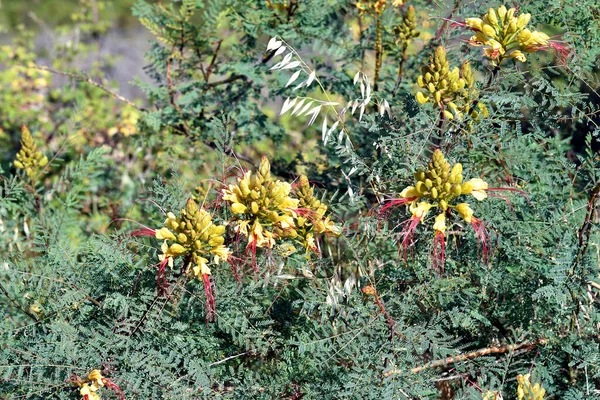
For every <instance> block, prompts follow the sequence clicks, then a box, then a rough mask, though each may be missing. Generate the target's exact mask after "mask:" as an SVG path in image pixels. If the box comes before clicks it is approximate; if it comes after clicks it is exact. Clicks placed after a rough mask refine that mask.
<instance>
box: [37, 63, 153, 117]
mask: <svg viewBox="0 0 600 400" xmlns="http://www.w3.org/2000/svg"><path fill="white" fill-rule="evenodd" d="M30 68H35V69H38V70H40V71H48V72H51V73H53V74H56V75H62V76H66V77H69V78H73V79H75V80H77V81H79V82H85V83H87V84H89V85H92V86H95V87H97V88H98V89H101V90H104V91H105V92H106V93H108V94H110V95H111V96H112V97H114V98H115V99H117V100H119V101H122V102H123V103H127V104H129V105H130V106H131V107H134V108H137V109H138V110H140V111H144V109H143V108H140V107H139V106H138V105H137V104H135V103H134V102H132V101H131V100H128V99H126V98H125V97H123V96H121V95H120V94H119V93H117V92H114V91H112V90H111V89H109V88H107V87H106V86H104V85H102V84H101V83H98V82H96V81H94V80H93V79H91V78H90V77H88V76H87V75H84V74H81V75H80V74H75V73H72V72H65V71H58V70H55V69H52V68H50V67H47V66H45V65H37V64H34V65H33V66H31V67H30Z"/></svg>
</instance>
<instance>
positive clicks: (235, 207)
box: [231, 203, 248, 214]
mask: <svg viewBox="0 0 600 400" xmlns="http://www.w3.org/2000/svg"><path fill="white" fill-rule="evenodd" d="M247 211H248V207H246V206H245V205H243V204H241V203H233V204H232V205H231V212H233V213H234V214H244V213H246V212H247Z"/></svg>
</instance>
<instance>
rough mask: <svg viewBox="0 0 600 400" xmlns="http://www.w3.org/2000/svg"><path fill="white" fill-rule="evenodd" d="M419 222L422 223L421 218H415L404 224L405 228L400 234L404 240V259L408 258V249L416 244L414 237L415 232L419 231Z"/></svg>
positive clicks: (402, 244) (402, 243)
mask: <svg viewBox="0 0 600 400" xmlns="http://www.w3.org/2000/svg"><path fill="white" fill-rule="evenodd" d="M419 222H421V218H418V217H414V216H413V217H411V218H410V219H408V220H406V221H404V222H403V223H402V224H403V225H404V228H402V232H400V237H401V238H403V239H402V242H401V246H402V249H403V256H404V258H406V255H407V250H408V247H409V246H412V244H413V242H414V241H413V237H414V234H415V230H416V229H417V225H419Z"/></svg>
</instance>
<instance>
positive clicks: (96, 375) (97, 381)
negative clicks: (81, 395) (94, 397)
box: [87, 369, 104, 390]
mask: <svg viewBox="0 0 600 400" xmlns="http://www.w3.org/2000/svg"><path fill="white" fill-rule="evenodd" d="M87 379H88V380H89V381H90V382H92V389H93V388H96V389H93V390H97V389H98V388H100V387H102V386H104V380H103V379H104V377H103V376H102V374H101V373H100V370H99V369H94V370H92V372H90V373H89V374H88V377H87Z"/></svg>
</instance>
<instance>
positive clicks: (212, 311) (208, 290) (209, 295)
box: [202, 274, 217, 322]
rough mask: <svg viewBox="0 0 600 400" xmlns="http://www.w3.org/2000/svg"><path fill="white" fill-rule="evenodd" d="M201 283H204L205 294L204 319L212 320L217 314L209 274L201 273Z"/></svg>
mask: <svg viewBox="0 0 600 400" xmlns="http://www.w3.org/2000/svg"><path fill="white" fill-rule="evenodd" d="M202 283H203V284H204V293H205V294H206V321H207V322H210V321H213V320H214V318H215V316H216V315H217V307H216V305H215V296H214V295H213V291H212V285H211V282H210V275H208V274H202Z"/></svg>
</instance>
